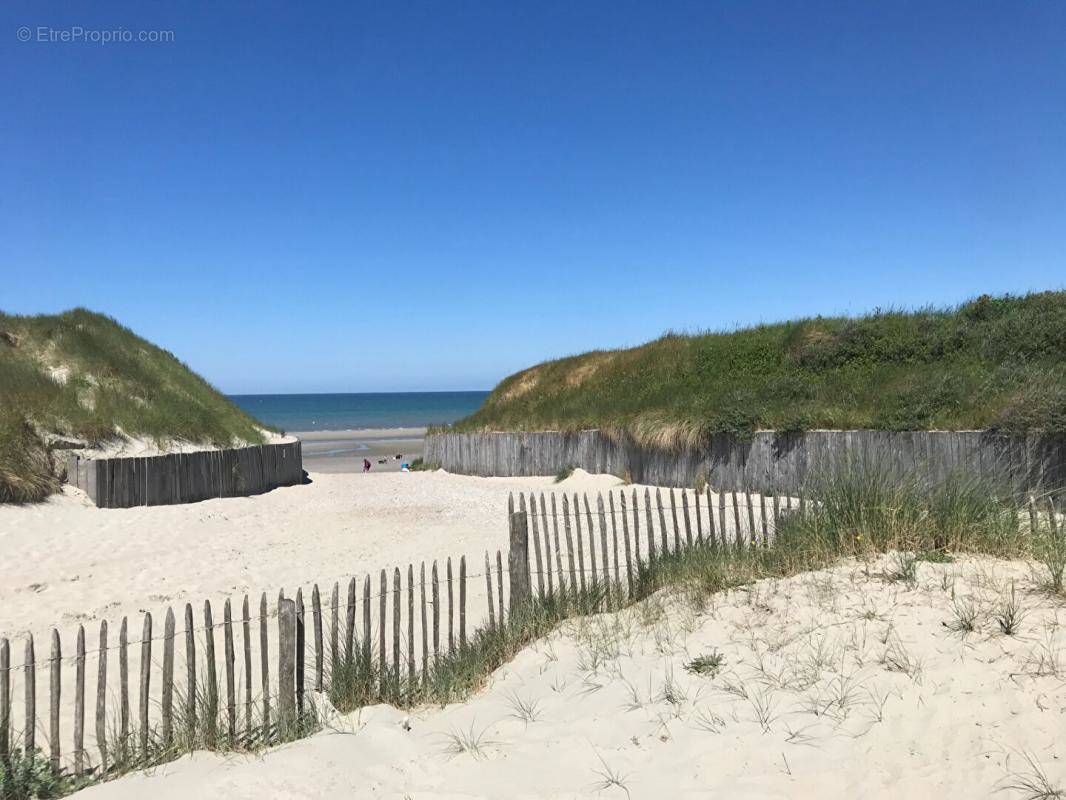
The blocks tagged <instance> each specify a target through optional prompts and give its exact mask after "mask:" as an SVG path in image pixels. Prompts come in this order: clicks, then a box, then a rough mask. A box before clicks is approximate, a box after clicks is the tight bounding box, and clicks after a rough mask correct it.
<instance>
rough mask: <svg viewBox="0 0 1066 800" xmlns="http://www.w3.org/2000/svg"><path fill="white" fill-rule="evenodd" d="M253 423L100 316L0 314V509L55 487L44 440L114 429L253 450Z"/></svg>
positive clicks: (257, 439) (102, 438)
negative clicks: (240, 445)
mask: <svg viewBox="0 0 1066 800" xmlns="http://www.w3.org/2000/svg"><path fill="white" fill-rule="evenodd" d="M261 427H262V426H261V425H260V424H259V423H258V422H257V421H256V420H254V419H252V418H251V417H250V416H248V415H247V414H246V413H244V412H243V411H241V410H240V409H239V408H238V407H237V406H236V405H234V404H233V403H232V402H231V401H230V400H229V399H228V398H226V397H225V396H224V395H223V394H222V393H221V392H219V391H218V390H217V389H215V388H214V387H212V386H211V385H210V384H209V383H208V382H207V381H205V380H204V379H203V378H201V377H200V376H199V375H197V374H196V373H194V372H193V371H192V370H190V369H189V368H188V367H187V366H186V365H185V364H183V363H182V362H181V361H179V360H178V359H177V358H175V357H174V356H173V355H172V354H171V353H169V352H167V351H166V350H163V349H162V348H159V347H156V346H155V345H153V344H151V343H150V342H148V341H146V340H144V339H142V338H141V337H139V336H137V335H136V334H134V333H133V332H132V331H130V330H129V329H128V328H125V327H123V326H122V325H120V324H119V323H117V322H116V321H115V320H113V319H111V318H110V317H106V316H104V315H102V314H95V313H93V312H91V311H87V310H85V309H75V310H73V311H67V312H65V313H63V314H58V315H42V316H32V317H30V316H11V315H7V314H3V313H0V502H24V501H33V500H40V499H42V498H43V497H45V496H47V495H48V494H50V493H52V492H54V491H56V490H57V489H58V481H57V478H56V470H55V469H54V468H53V465H52V452H51V447H50V443H49V441H48V438H49V437H48V436H46V434H55V435H58V436H60V437H63V436H65V437H70V438H72V439H78V440H82V441H85V442H88V443H89V444H98V443H101V442H106V441H107V440H109V439H112V438H113V437H115V436H116V434H117V432H118V431H119V430H121V431H122V432H123V433H125V434H126V435H129V436H143V437H147V438H150V439H154V440H155V441H156V442H158V443H160V444H165V443H166V442H168V441H172V440H177V439H181V440H186V441H190V442H197V443H204V444H213V445H218V446H224V445H228V444H231V443H234V442H237V441H241V442H248V443H261V442H262V441H263V437H262V434H261V432H260V428H261Z"/></svg>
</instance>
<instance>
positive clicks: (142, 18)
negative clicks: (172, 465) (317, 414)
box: [0, 0, 1066, 392]
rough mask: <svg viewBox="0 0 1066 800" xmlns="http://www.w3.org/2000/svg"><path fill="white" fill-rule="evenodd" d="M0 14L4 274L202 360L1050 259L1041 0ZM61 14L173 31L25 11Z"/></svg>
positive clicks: (463, 355) (9, 6)
mask: <svg viewBox="0 0 1066 800" xmlns="http://www.w3.org/2000/svg"><path fill="white" fill-rule="evenodd" d="M308 5H309V4H308ZM0 19H2V23H0V41H2V42H3V44H2V45H0V69H2V75H3V82H2V84H0V101H2V106H0V107H2V108H3V114H2V116H0V174H2V175H3V191H2V192H0V204H2V207H0V308H2V309H4V310H5V311H8V312H17V313H31V312H42V311H57V310H61V309H64V308H69V307H72V306H76V305H84V306H87V307H89V308H92V309H96V310H99V311H104V312H106V313H109V314H112V315H113V316H115V317H117V318H118V319H119V320H120V321H122V322H123V323H125V324H127V325H129V326H130V327H132V328H133V329H134V330H136V331H137V332H138V333H140V334H142V335H144V336H146V337H148V338H149V339H151V340H153V341H155V342H157V343H159V344H161V345H163V346H165V347H167V348H169V349H171V350H172V351H174V352H175V353H176V354H178V355H179V356H180V357H181V358H183V359H184V360H186V361H187V362H188V363H189V364H191V365H192V366H193V367H194V368H195V369H197V370H198V371H200V372H202V373H203V374H204V375H206V376H207V377H208V378H209V379H210V380H212V381H213V382H215V383H216V384H217V385H219V386H220V387H222V388H223V389H224V390H227V391H232V392H274V391H278V392H283V391H290V392H300V391H308V392H311V391H374V390H400V391H402V390H430V389H442V390H444V389H480V388H489V387H491V386H492V385H493V384H494V383H495V382H496V381H497V380H499V379H500V378H502V377H503V376H504V375H506V374H507V373H509V372H511V371H514V370H516V369H520V368H522V367H524V366H527V365H529V364H531V363H534V362H536V361H540V360H542V359H544V358H548V357H553V356H559V355H565V354H568V353H572V352H578V351H582V350H585V349H588V348H593V347H613V346H621V345H626V344H636V343H639V342H641V341H645V340H647V339H649V338H653V337H655V336H657V335H658V334H660V333H661V332H662V331H664V330H666V329H668V328H674V329H701V328H731V327H734V326H736V325H738V324H748V323H754V322H759V321H771V320H777V319H782V318H788V317H794V316H802V315H813V314H818V313H833V312H849V311H850V312H861V311H864V310H868V309H872V308H874V307H877V306H881V307H888V306H916V305H925V304H929V303H933V304H946V303H954V302H957V301H959V300H962V299H965V298H967V297H969V296H973V295H976V294H980V293H982V292H993V293H996V292H1008V291H1010V292H1023V291H1027V290H1034V289H1042V288H1063V286H1064V283H1066V280H1064V276H1066V263H1064V262H1066V257H1064V253H1066V2H1062V0H1036V1H1035V2H1024V1H1023V2H1019V1H1018V0H1013V1H1012V2H1002V3H994V2H974V0H966V1H965V2H943V3H929V2H907V3H903V2H892V3H879V4H873V3H854V2H836V3H823V2H805V3H794V2H773V3H771V2H718V3H712V2H706V3H692V4H666V3H650V2H649V3H642V4H636V3H626V2H618V1H617V0H615V2H610V3H553V2H536V3H528V4H522V5H518V4H510V3H485V4H474V3H459V4H445V3H374V4H361V3H337V4H335V5H332V4H319V5H318V6H317V7H316V8H315V9H310V8H308V7H305V4H295V3H272V2H262V1H258V2H254V3H203V4H188V3H166V4H157V3H128V4H113V3H107V2H94V3H88V2H79V3H75V2H66V3H59V2H55V3H48V4H42V3H24V2H17V1H16V2H12V0H8V2H5V3H4V4H3V7H2V9H0ZM22 26H25V27H27V28H29V29H30V32H31V40H30V41H27V42H21V41H19V40H18V29H19V28H20V27H22ZM73 26H81V28H82V29H84V30H116V29H125V30H127V31H131V32H133V35H136V34H137V33H138V32H139V31H142V30H145V31H153V30H170V31H173V41H172V42H169V43H156V44H150V43H139V42H113V43H111V44H100V43H95V42H87V41H76V42H66V43H64V42H55V41H40V40H39V37H40V35H41V31H40V29H42V28H43V29H45V30H44V32H43V36H44V38H45V39H47V38H48V37H50V36H56V35H62V34H56V33H50V32H49V30H48V29H51V31H53V32H54V31H60V32H61V31H64V30H68V29H70V28H72V27H73ZM83 35H85V34H83Z"/></svg>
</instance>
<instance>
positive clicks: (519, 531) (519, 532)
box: [507, 495, 577, 619]
mask: <svg viewBox="0 0 1066 800" xmlns="http://www.w3.org/2000/svg"><path fill="white" fill-rule="evenodd" d="M574 499H575V505H576V500H577V497H576V495H575V498H574ZM507 563H508V566H509V568H510V584H511V616H512V619H513V617H514V612H515V609H516V608H523V607H526V606H527V605H528V603H529V602H530V600H531V598H532V591H531V587H530V584H529V520H528V516H527V514H526V512H524V511H519V512H517V513H515V514H512V515H511V519H510V536H509V547H508V550H507Z"/></svg>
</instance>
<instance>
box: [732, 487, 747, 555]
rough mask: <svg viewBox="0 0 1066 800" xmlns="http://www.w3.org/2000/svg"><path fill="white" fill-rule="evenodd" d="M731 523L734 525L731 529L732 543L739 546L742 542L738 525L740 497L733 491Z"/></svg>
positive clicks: (742, 537)
mask: <svg viewBox="0 0 1066 800" xmlns="http://www.w3.org/2000/svg"><path fill="white" fill-rule="evenodd" d="M733 524H734V525H735V526H736V527H735V528H734V529H733V540H734V541H733V543H734V544H735V545H737V546H738V547H739V546H740V545H742V544H743V543H744V536H743V534H742V533H741V525H740V498H739V497H737V493H736V492H733Z"/></svg>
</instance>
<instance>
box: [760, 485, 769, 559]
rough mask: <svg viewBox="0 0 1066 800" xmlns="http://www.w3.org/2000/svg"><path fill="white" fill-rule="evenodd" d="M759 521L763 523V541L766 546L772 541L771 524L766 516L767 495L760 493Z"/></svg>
mask: <svg viewBox="0 0 1066 800" xmlns="http://www.w3.org/2000/svg"><path fill="white" fill-rule="evenodd" d="M759 522H760V523H761V524H762V531H761V532H762V543H763V546H766V545H767V544H768V543H769V541H770V525H769V521H768V520H767V518H766V495H765V494H762V493H760V494H759Z"/></svg>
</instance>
